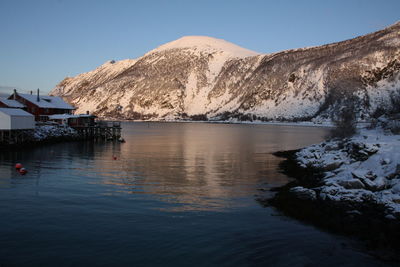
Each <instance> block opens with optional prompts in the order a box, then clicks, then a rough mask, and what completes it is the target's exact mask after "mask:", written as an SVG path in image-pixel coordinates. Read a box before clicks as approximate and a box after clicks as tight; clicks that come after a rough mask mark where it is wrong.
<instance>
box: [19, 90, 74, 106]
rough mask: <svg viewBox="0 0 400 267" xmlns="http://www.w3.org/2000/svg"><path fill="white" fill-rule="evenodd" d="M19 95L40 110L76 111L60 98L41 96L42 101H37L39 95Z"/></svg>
mask: <svg viewBox="0 0 400 267" xmlns="http://www.w3.org/2000/svg"><path fill="white" fill-rule="evenodd" d="M18 95H19V96H21V97H22V98H25V99H26V100H28V101H29V102H32V103H34V104H35V105H37V106H38V107H40V108H56V109H75V108H74V107H73V106H71V105H70V104H68V103H66V102H65V101H64V100H63V99H62V98H61V97H58V96H39V100H40V101H37V95H31V94H20V93H18Z"/></svg>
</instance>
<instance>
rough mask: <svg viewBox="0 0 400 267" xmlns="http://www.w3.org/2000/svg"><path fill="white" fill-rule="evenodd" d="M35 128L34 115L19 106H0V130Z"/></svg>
mask: <svg viewBox="0 0 400 267" xmlns="http://www.w3.org/2000/svg"><path fill="white" fill-rule="evenodd" d="M34 128H35V116H33V115H32V114H30V113H28V112H26V111H24V110H22V109H19V108H0V130H23V129H34Z"/></svg>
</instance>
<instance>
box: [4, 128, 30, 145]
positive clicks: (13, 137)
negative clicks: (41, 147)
mask: <svg viewBox="0 0 400 267" xmlns="http://www.w3.org/2000/svg"><path fill="white" fill-rule="evenodd" d="M33 132H34V130H32V129H29V130H0V145H14V144H22V143H25V142H29V141H32V139H33Z"/></svg>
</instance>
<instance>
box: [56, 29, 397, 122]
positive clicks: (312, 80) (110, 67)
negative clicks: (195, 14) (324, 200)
mask: <svg viewBox="0 0 400 267" xmlns="http://www.w3.org/2000/svg"><path fill="white" fill-rule="evenodd" d="M50 94H51V95H58V96H62V97H64V98H65V99H66V100H67V101H69V102H70V103H71V104H73V105H75V106H76V107H78V110H77V112H78V113H83V112H86V111H87V110H88V111H90V112H93V113H94V114H97V115H98V116H101V117H108V118H120V119H158V120H160V119H161V120H162V119H179V118H189V117H192V118H195V119H196V118H203V119H204V118H205V116H207V117H208V119H228V118H231V117H233V118H238V119H253V118H258V119H262V120H270V119H282V120H299V119H304V120H309V119H326V118H329V117H331V116H332V115H334V114H336V113H337V112H336V111H337V110H338V109H339V108H340V107H341V106H343V105H345V104H346V105H347V104H348V105H351V106H353V107H354V109H355V112H357V114H358V116H359V118H360V119H366V118H368V117H369V116H371V115H372V114H374V113H377V112H378V111H379V112H385V111H390V110H392V109H393V108H396V106H398V104H399V103H400V23H399V22H398V23H396V24H394V25H392V26H390V27H388V28H385V29H383V30H381V31H378V32H375V33H372V34H368V35H365V36H361V37H357V38H354V39H351V40H347V41H343V42H338V43H334V44H329V45H324V46H319V47H312V48H303V49H294V50H287V51H282V52H278V53H273V54H258V53H256V52H253V51H250V50H247V49H244V48H241V47H238V46H236V45H234V44H231V43H228V42H226V41H224V40H220V39H215V38H210V37H201V36H188V37H183V38H181V39H178V40H176V41H173V42H170V43H167V44H165V45H162V46H160V47H159V48H157V49H155V50H152V51H150V52H148V53H147V54H145V55H144V56H142V57H140V58H138V59H135V60H130V59H128V60H122V61H118V62H114V61H111V62H107V63H105V64H104V65H102V66H100V67H99V68H97V69H95V70H93V71H90V72H87V73H84V74H80V75H78V76H76V77H73V78H70V77H68V78H65V79H64V80H63V81H62V82H60V83H59V84H58V85H57V86H56V87H55V88H54V89H53V90H52V92H51V93H50Z"/></svg>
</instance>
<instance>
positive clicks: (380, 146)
mask: <svg viewBox="0 0 400 267" xmlns="http://www.w3.org/2000/svg"><path fill="white" fill-rule="evenodd" d="M295 160H296V161H297V164H298V165H299V166H300V167H301V168H303V169H311V170H314V171H317V172H320V177H321V178H320V180H319V181H316V183H315V184H314V185H316V186H313V187H309V188H307V186H297V187H293V188H291V189H290V192H291V193H293V194H294V195H295V196H297V197H299V198H303V199H304V198H307V199H310V200H320V201H333V202H340V203H342V204H343V203H345V204H346V205H347V207H350V208H351V207H359V206H360V205H364V204H365V205H371V204H373V205H377V206H382V207H384V214H385V217H386V219H397V220H400V135H393V134H391V133H388V132H387V131H385V130H383V129H381V128H379V129H373V130H367V129H360V131H359V134H357V135H355V136H353V137H352V138H349V139H346V140H331V141H326V142H322V143H320V144H316V145H312V146H309V147H306V148H304V149H301V150H300V151H299V152H297V153H296V155H295ZM349 212H352V213H354V214H357V213H359V212H360V211H359V210H356V209H354V210H351V211H349Z"/></svg>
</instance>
